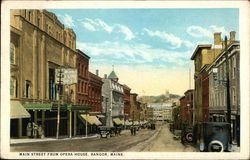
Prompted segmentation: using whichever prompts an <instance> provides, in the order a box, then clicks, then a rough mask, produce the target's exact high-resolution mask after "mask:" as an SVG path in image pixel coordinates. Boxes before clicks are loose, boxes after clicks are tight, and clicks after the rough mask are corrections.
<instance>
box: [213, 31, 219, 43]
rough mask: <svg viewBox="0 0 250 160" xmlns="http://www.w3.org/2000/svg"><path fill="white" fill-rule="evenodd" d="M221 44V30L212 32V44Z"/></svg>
mask: <svg viewBox="0 0 250 160" xmlns="http://www.w3.org/2000/svg"><path fill="white" fill-rule="evenodd" d="M220 44H221V32H219V33H214V45H220Z"/></svg>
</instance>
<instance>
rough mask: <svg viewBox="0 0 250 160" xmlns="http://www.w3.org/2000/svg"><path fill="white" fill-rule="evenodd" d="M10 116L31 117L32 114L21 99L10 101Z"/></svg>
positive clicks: (13, 117) (12, 117)
mask: <svg viewBox="0 0 250 160" xmlns="http://www.w3.org/2000/svg"><path fill="white" fill-rule="evenodd" d="M10 118H11V119H15V118H30V114H29V112H27V110H26V109H25V108H24V107H23V106H22V104H21V103H20V102H19V101H10Z"/></svg>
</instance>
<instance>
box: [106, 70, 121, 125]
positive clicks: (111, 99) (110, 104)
mask: <svg viewBox="0 0 250 160" xmlns="http://www.w3.org/2000/svg"><path fill="white" fill-rule="evenodd" d="M102 81H103V87H102V97H103V101H102V111H103V113H104V114H105V118H106V120H105V121H106V126H109V127H113V126H115V125H122V124H124V91H123V85H121V84H120V83H119V82H118V77H117V76H116V74H115V72H114V71H112V72H111V73H110V75H109V76H108V77H107V76H106V75H105V77H104V78H103V79H102Z"/></svg>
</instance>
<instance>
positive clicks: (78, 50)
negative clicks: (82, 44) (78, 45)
mask: <svg viewBox="0 0 250 160" xmlns="http://www.w3.org/2000/svg"><path fill="white" fill-rule="evenodd" d="M76 50H77V52H79V53H81V54H82V55H83V56H86V57H87V58H88V59H90V57H89V56H88V55H87V54H85V53H84V52H83V51H81V50H80V49H76Z"/></svg>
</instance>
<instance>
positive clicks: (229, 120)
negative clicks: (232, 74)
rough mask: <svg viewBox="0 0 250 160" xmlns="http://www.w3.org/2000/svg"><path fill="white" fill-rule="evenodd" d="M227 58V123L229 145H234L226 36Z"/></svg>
mask: <svg viewBox="0 0 250 160" xmlns="http://www.w3.org/2000/svg"><path fill="white" fill-rule="evenodd" d="M225 57H226V79H227V80H226V81H227V83H226V88H227V122H228V123H229V124H230V126H229V143H230V144H232V133H231V103H230V84H229V83H230V81H229V63H228V51H227V36H225Z"/></svg>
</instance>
